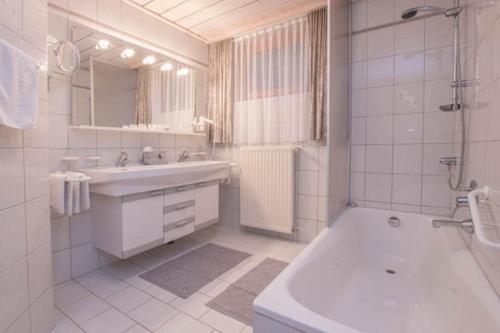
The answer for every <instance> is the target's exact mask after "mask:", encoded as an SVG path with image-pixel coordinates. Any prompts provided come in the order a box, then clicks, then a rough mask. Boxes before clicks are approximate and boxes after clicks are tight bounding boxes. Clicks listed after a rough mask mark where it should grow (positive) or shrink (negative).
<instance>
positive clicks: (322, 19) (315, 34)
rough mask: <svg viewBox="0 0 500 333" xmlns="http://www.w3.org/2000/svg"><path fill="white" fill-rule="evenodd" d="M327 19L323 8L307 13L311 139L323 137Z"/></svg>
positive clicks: (321, 138)
mask: <svg viewBox="0 0 500 333" xmlns="http://www.w3.org/2000/svg"><path fill="white" fill-rule="evenodd" d="M327 20H328V19H327V13H326V9H325V8H323V9H320V10H316V11H314V12H311V13H309V14H308V15H307V22H308V26H309V40H310V49H311V59H310V61H311V72H310V76H311V80H310V82H311V89H310V91H311V106H310V113H311V115H310V117H311V118H310V119H311V122H310V124H311V128H310V134H311V139H312V140H318V141H319V140H323V138H324V137H325V133H324V129H325V126H324V123H325V118H326V117H325V114H326V112H325V108H326V103H325V90H326V53H327V28H328V24H327Z"/></svg>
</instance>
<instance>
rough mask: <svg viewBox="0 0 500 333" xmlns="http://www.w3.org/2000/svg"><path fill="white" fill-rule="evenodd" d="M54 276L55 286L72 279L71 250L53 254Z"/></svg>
mask: <svg viewBox="0 0 500 333" xmlns="http://www.w3.org/2000/svg"><path fill="white" fill-rule="evenodd" d="M52 274H53V279H54V285H58V284H60V283H63V282H66V281H69V280H70V279H71V250H70V249H67V250H62V251H58V252H55V253H53V254H52Z"/></svg>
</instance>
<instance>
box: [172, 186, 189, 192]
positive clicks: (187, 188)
mask: <svg viewBox="0 0 500 333" xmlns="http://www.w3.org/2000/svg"><path fill="white" fill-rule="evenodd" d="M187 190H189V187H187V186H185V187H177V188H176V189H175V192H184V191H187Z"/></svg>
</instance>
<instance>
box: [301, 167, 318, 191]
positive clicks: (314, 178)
mask: <svg viewBox="0 0 500 333" xmlns="http://www.w3.org/2000/svg"><path fill="white" fill-rule="evenodd" d="M297 176H298V194H301V195H317V194H318V172H317V171H305V170H300V171H298V172H297Z"/></svg>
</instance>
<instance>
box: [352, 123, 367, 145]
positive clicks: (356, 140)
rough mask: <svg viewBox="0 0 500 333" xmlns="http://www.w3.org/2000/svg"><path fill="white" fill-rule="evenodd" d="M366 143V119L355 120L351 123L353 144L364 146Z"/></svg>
mask: <svg viewBox="0 0 500 333" xmlns="http://www.w3.org/2000/svg"><path fill="white" fill-rule="evenodd" d="M365 141H366V118H353V119H352V121H351V143H352V144H364V143H365Z"/></svg>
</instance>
